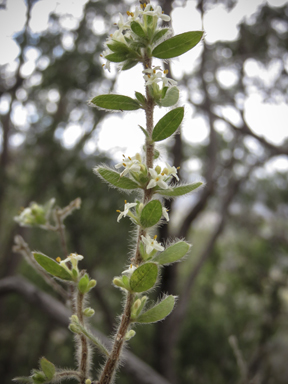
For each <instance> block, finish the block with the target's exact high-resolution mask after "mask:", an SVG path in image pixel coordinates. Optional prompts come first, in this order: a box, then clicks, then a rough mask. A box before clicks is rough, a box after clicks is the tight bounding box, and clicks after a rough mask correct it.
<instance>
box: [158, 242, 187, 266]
mask: <svg viewBox="0 0 288 384" xmlns="http://www.w3.org/2000/svg"><path fill="white" fill-rule="evenodd" d="M189 249H190V245H189V244H187V243H185V241H179V242H178V243H175V244H173V245H171V246H170V247H168V248H166V249H165V251H163V252H161V253H158V255H156V256H155V257H154V259H153V261H157V263H159V264H171V263H174V262H175V261H178V260H180V259H182V257H183V256H185V255H186V253H187V252H188V251H189Z"/></svg>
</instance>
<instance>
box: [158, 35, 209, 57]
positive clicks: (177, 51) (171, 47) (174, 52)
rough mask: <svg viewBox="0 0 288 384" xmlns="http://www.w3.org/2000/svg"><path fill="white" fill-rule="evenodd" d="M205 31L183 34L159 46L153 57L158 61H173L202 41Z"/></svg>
mask: <svg viewBox="0 0 288 384" xmlns="http://www.w3.org/2000/svg"><path fill="white" fill-rule="evenodd" d="M203 33H204V32H203V31H193V32H185V33H181V35H176V36H174V37H171V38H170V39H168V40H166V41H164V42H163V43H161V44H159V45H158V46H157V47H156V48H155V49H153V51H152V56H154V57H157V58H158V59H171V58H172V57H177V56H180V55H182V54H183V53H185V52H187V51H189V50H190V49H192V48H193V47H195V45H197V44H198V43H199V41H201V39H202V36H203Z"/></svg>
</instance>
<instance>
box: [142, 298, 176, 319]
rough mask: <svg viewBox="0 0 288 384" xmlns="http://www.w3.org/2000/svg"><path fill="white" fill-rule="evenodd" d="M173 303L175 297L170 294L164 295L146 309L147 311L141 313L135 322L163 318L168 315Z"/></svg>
mask: <svg viewBox="0 0 288 384" xmlns="http://www.w3.org/2000/svg"><path fill="white" fill-rule="evenodd" d="M174 305H175V297H174V296H172V295H170V296H167V297H165V299H163V300H162V301H160V303H159V304H156V305H155V306H154V307H152V308H150V309H148V311H146V312H144V313H142V315H140V316H139V317H138V318H137V319H136V322H137V323H156V321H160V320H163V319H165V317H166V316H168V315H169V314H170V313H171V312H172V310H173V308H174Z"/></svg>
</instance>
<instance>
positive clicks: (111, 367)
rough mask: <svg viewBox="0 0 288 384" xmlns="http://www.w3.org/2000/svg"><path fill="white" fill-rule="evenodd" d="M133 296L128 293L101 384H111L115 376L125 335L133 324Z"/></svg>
mask: <svg viewBox="0 0 288 384" xmlns="http://www.w3.org/2000/svg"><path fill="white" fill-rule="evenodd" d="M133 296H134V295H133V293H130V292H128V293H127V298H126V304H125V308H124V312H123V315H122V318H121V322H120V325H119V328H118V331H117V334H116V337H115V341H114V345H113V349H112V351H111V353H110V357H109V358H108V359H107V361H106V364H105V367H104V369H103V371H102V374H101V377H100V379H99V384H109V383H111V381H112V379H113V376H114V374H115V371H116V368H117V366H118V362H119V359H120V354H121V350H122V347H123V344H124V341H125V335H126V333H127V331H128V328H129V325H130V322H131V320H130V315H131V306H132V303H133Z"/></svg>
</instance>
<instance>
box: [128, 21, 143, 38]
mask: <svg viewBox="0 0 288 384" xmlns="http://www.w3.org/2000/svg"><path fill="white" fill-rule="evenodd" d="M130 27H131V29H132V31H133V32H134V33H135V35H137V36H139V37H142V38H144V39H145V38H146V33H145V31H144V30H143V28H142V27H141V25H140V24H139V23H137V21H132V22H131V24H130Z"/></svg>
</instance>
